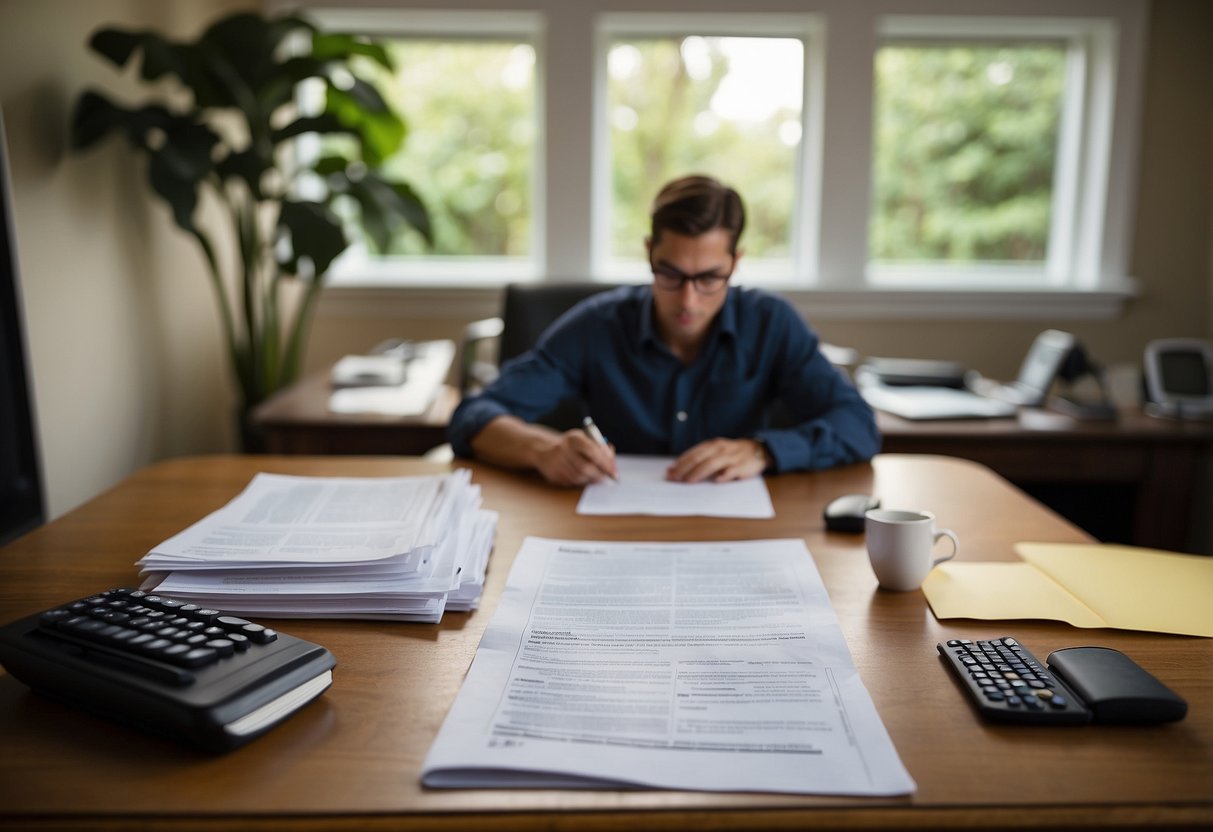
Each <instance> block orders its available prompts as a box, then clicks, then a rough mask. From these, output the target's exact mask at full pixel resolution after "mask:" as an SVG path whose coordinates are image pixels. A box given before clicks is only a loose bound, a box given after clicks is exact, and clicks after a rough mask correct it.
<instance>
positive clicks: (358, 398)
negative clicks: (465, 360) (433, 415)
mask: <svg viewBox="0 0 1213 832" xmlns="http://www.w3.org/2000/svg"><path fill="white" fill-rule="evenodd" d="M416 347H417V354H416V356H415V357H414V358H413V359H412V360H410V361H409V362H408V363H407V365H406V373H407V375H406V377H405V381H404V383H403V384H396V385H389V386H385V387H345V388H342V389H340V390H335V391H333V393H332V395H330V396H329V410H330V411H332V412H333V413H379V414H382V415H385V416H420V415H422V414H423V413H425V412H426V411H427V410H429V409H430V407H431V405H433V404H434V399H436V398H437V397H438V393H439V392H440V391H441V390H442V385H443V382H445V381H446V377H447V373H449V372H450V370H451V362H452V361H453V360H454V358H455V342H454V341H425V342H422V343H420V344H417V345H416Z"/></svg>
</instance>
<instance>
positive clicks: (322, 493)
mask: <svg viewBox="0 0 1213 832" xmlns="http://www.w3.org/2000/svg"><path fill="white" fill-rule="evenodd" d="M480 503H481V500H480V488H479V486H474V485H472V483H471V472H470V471H468V470H466V469H462V470H458V471H454V472H452V473H450V474H445V475H435V476H424V477H387V478H384V477H376V478H332V477H325V478H321V477H293V476H283V475H279V474H258V475H257V476H256V477H255V478H254V479H253V481H252V482H251V483H249V485H248V487H247V488H245V490H244V491H243V492H241V493H240V495H239V496H237V497H236V498H235V499H234V500H232V501H231V502H230V503H228V504H227V505H225V506H224V507H223V508H221V509H219V510H218V511H216V512H214V513H213V514H210V515H209V516H207V517H205V518H203V519H202V520H200V521H199V522H197V523H195V524H194V525H192V526H190V527H189V528H188V529H186V530H185V531H183V532H181V533H179V534H177V535H175V536H173V537H171V538H169V539H168V540H166V541H164V542H163V543H161V544H160V545H158V546H156V547H154V548H153V549H152V550H151V551H150V552H148V553H147V554H146V555H144V556H143V557H142V558H140V560H139V561H138V564H137V565H138V566H139V567H140V572H141V574H145V575H146V576H147V580H145V581H144V583H143V587H144V588H145V589H147V588H152V587H154V588H155V589H156V591H158V592H163V593H165V594H171V595H172V596H173V597H174V598H179V599H181V600H186V601H191V602H193V603H196V604H201V605H203V606H208V607H215V608H218V609H222V610H227V611H231V612H240V613H245V614H247V615H250V616H267V617H276V618H372V619H389V620H397V621H423V622H437V621H439V620H440V619H441V618H442V613H443V612H444V611H445V610H456V611H462V610H470V609H475V607H476V606H477V605H478V603H479V601H480V593H481V589H482V587H483V585H484V574H485V569H486V567H487V565H488V557H489V552H490V551H491V550H492V547H493V539H494V537H495V535H496V531H497V514H496V512H492V511H486V510H484V509H481V508H480Z"/></svg>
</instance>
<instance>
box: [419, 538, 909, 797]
mask: <svg viewBox="0 0 1213 832" xmlns="http://www.w3.org/2000/svg"><path fill="white" fill-rule="evenodd" d="M421 779H422V783H424V784H425V785H427V786H433V787H469V788H472V787H474V788H497V787H503V786H518V787H530V788H561V787H569V788H620V787H650V788H661V789H689V790H710V791H733V792H786V793H797V794H845V795H901V794H908V793H910V792H913V791H914V789H915V785H914V781H913V780H912V779H911V778H910V775H909V773H908V772H907V771H906V769H905V767H904V766H903V765H902V763H901V760H900V758H899V757H898V755H897V751H896V750H895V749H894V747H893V744H892V742H891V741H890V739H889V735H888V733H887V732H886V731H885V728H884V724H883V723H882V722H881V720H880V717H879V715H878V714H877V713H876V709H875V707H874V706H873V704H872V700H871V698H870V697H869V696H868V692H867V689H866V688H865V687H864V685H863V682H862V680H861V679H860V677H859V673H858V672H857V670H856V669H855V666H854V663H853V661H852V659H851V654H850V651H849V650H848V649H847V645H846V642H845V640H844V639H843V636H842V631H841V630H840V629H839V626H838V620H837V618H836V616H835V614H834V610H833V608H832V607H831V606H830V601H829V598H828V596H827V595H826V591H825V586H824V585H823V584H822V581H821V577H820V575H819V574H818V572H817V568H816V566H815V564H814V563H813V559H812V557H811V556H810V555H809V552H808V550H807V549H806V548H805V545H804V542H803V541H801V540H756V541H737V542H721V543H625V542H593V541H570V540H547V539H541V538H527V539H526V541H524V543H523V546H522V549H521V550H520V551H519V553H518V557H517V559H516V561H515V563H514V566H513V569H512V570H511V571H510V575H509V579H508V583H507V586H506V589H505V592H504V593H503V595H502V598H501V604H500V606H499V607H498V609H497V612H496V614H495V615H494V616H493V620H492V621H491V622H490V623H489V626H488V629H487V630H486V632H485V634H484V637H483V638H482V639H481V641H480V646H479V648H478V649H477V651H476V657H475V659H474V660H473V662H472V666H471V669H470V670H469V671H468V675H467V677H466V679H465V680H464V683H463V686H462V688H461V689H460V691H459V696H458V697H457V698H456V700H455V704H454V705H453V706H452V708H451V710H450V712H449V713H448V714H447V717H446V720H445V722H444V723H443V725H442V728H441V730H440V731H439V733H438V737H437V739H436V740H435V741H434V744H433V745H432V746H431V748H430V751H429V755H428V756H427V758H426V761H425V764H424V766H423V767H422V773H421Z"/></svg>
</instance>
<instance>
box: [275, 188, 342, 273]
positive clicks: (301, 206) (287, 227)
mask: <svg viewBox="0 0 1213 832" xmlns="http://www.w3.org/2000/svg"><path fill="white" fill-rule="evenodd" d="M278 230H279V233H281V234H285V236H286V238H287V240H288V242H289V249H290V254H289V255H288V256H287V257H285V258H281V259H279V261H278V262H279V265H281V266H282V268H283V269H284V270H285V271H287V272H288V273H290V274H300V265H301V261H303V260H305V259H306V260H309V261H311V266H312V272H313V274H314V275H315V276H316V278H317V279H318V278H319V276H320V275H323V274H324V273H325V272H326V271H328V267H329V266H330V265H332V263H333V261H334V260H335V259H337V256H338V255H339V254H341V252H343V251H345V249H346V246H348V245H349V242H348V241H347V240H346V239H345V232H344V231H343V230H342V228H341V220H340V219H339V218H338V217H337V215H336V214H334V213H333V212H332V210H330V209H329V207H328V206H327V205H324V204H322V203H319V202H302V201H299V202H296V201H292V200H284V201H283V203H282V211H281V213H280V214H279V215H278Z"/></svg>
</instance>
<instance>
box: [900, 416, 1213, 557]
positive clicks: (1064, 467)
mask: <svg viewBox="0 0 1213 832" xmlns="http://www.w3.org/2000/svg"><path fill="white" fill-rule="evenodd" d="M877 423H878V424H879V425H880V430H881V433H882V434H883V435H884V446H883V450H884V451H886V452H890V453H916V454H944V455H946V456H958V457H963V458H964V459H971V460H974V461H976V462H980V463H982V464H983V465H986V466H988V467H990V468H992V469H993V470H994V471H996V472H997V473H999V474H1001V475H1002V476H1003V477H1005V478H1006V479H1008V480H1010V481H1011V482H1013V483H1014V484H1015V485H1017V486H1019V487H1020V488H1022V489H1023V490H1025V491H1027V492H1029V493H1030V494H1032V496H1034V497H1036V498H1038V499H1040V500H1041V501H1042V502H1044V503H1046V504H1047V505H1049V506H1050V507H1052V508H1053V509H1054V510H1056V511H1059V512H1061V513H1062V514H1063V515H1065V516H1066V517H1067V518H1069V519H1070V520H1071V521H1073V522H1075V523H1077V524H1078V525H1080V526H1082V527H1083V528H1084V529H1085V530H1086V531H1088V532H1090V533H1091V534H1092V535H1094V536H1095V537H1097V538H1098V539H1100V540H1103V541H1105V542H1116V543H1131V544H1134V545H1137V546H1150V547H1154V548H1159V549H1169V550H1172V551H1179V552H1183V551H1188V548H1189V532H1190V529H1191V522H1192V520H1193V512H1194V510H1195V501H1196V493H1197V491H1198V488H1199V485H1198V480H1199V477H1200V473H1201V459H1202V457H1203V456H1204V455H1205V454H1207V453H1208V450H1209V448H1210V446H1211V445H1213V422H1180V421H1175V420H1170V419H1155V418H1153V417H1150V416H1146V415H1144V414H1143V413H1141V412H1140V411H1138V410H1125V411H1122V412H1121V413H1120V417H1119V418H1118V419H1117V420H1116V421H1115V422H1083V421H1079V420H1077V419H1073V418H1070V417H1069V416H1064V415H1062V414H1060V413H1053V412H1050V411H1046V410H1033V409H1026V410H1023V411H1021V412H1020V415H1019V418H1017V419H988V420H983V419H968V420H952V421H940V422H911V421H908V420H906V419H901V418H899V417H897V416H892V415H890V414H888V413H883V412H881V413H877ZM1196 519H1197V520H1201V521H1204V522H1208V516H1207V512H1201V513H1200V514H1199V515H1197V516H1196ZM1198 554H1213V552H1207V551H1203V552H1199V553H1198Z"/></svg>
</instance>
